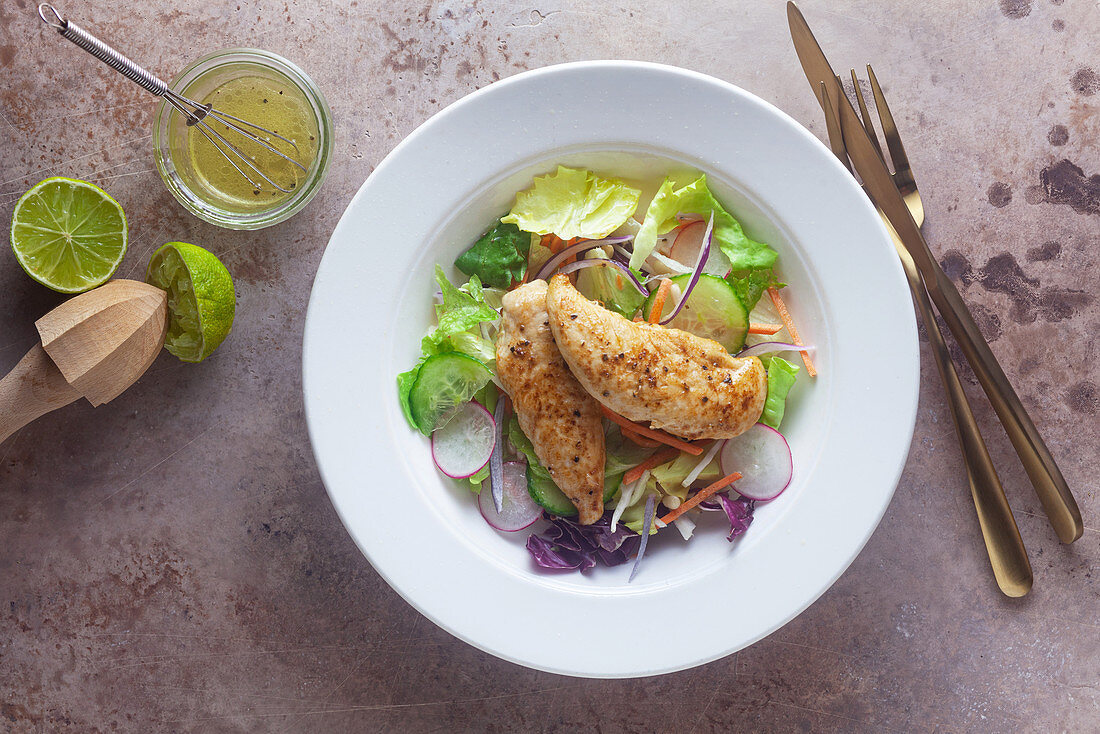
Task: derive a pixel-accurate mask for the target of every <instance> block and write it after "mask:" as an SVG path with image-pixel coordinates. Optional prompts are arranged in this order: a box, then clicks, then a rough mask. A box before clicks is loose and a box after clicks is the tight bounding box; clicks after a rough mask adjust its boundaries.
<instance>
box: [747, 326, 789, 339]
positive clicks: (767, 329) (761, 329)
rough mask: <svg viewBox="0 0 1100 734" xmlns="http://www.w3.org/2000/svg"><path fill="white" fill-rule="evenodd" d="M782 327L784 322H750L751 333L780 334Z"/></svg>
mask: <svg viewBox="0 0 1100 734" xmlns="http://www.w3.org/2000/svg"><path fill="white" fill-rule="evenodd" d="M782 328H783V324H749V333H750V334H766V335H768V336H771V335H772V334H778V333H779V330H780V329H782Z"/></svg>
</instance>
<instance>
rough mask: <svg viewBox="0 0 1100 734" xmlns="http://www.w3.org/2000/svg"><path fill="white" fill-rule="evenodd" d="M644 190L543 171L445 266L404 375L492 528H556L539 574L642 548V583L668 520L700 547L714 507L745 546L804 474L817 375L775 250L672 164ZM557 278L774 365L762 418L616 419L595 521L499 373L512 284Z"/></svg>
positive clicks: (546, 532) (414, 414)
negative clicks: (799, 443)
mask: <svg viewBox="0 0 1100 734" xmlns="http://www.w3.org/2000/svg"><path fill="white" fill-rule="evenodd" d="M640 201H641V190H640V189H638V188H634V187H632V186H630V185H628V184H627V183H626V182H624V181H622V180H619V179H616V178H612V177H605V176H601V175H597V174H596V173H594V172H592V171H587V170H582V169H572V168H566V167H564V166H560V167H558V169H557V170H556V171H555V172H553V173H550V174H548V175H545V176H540V177H537V178H535V179H534V181H533V185H532V186H531V187H530V188H528V189H526V190H524V191H521V192H519V193H518V194H517V196H516V199H515V204H514V205H513V207H512V209H511V211H510V212H509V213H508V214H507V215H505V216H504V217H502V218H501V219H500V220H499V221H497V222H496V223H495V224H494V225H493V226H492V227H490V228H489V229H488V231H486V232H485V233H484V234H483V235H482V236H481V237H480V238H478V240H477V241H476V242H474V243H473V244H472V245H471V246H470V247H469V248H468V249H467V250H466V251H464V252H463V253H462V254H461V255H459V256H458V258H457V259H456V260H455V262H454V265H455V267H456V268H457V270H458V271H460V272H461V273H462V274H463V275H464V276H465V277H466V280H465V282H460V283H458V284H456V283H453V282H452V281H451V280H450V279H449V278H448V277H447V274H446V273H445V272H444V270H443V268H442V267H440V266H438V265H437V266H436V270H435V281H436V286H437V289H436V293H435V296H436V306H435V311H436V317H437V319H436V321H437V323H436V325H435V326H434V327H433V328H431V329H430V330H429V331H428V333H427V334H426V335H425V336H424V338H423V340H422V342H421V351H422V354H421V357H420V359H419V361H418V362H417V363H416V365H415V366H413V368H412V369H410V370H409V371H407V372H403V373H401V374H400V375H398V377H397V384H398V397H399V400H400V403H401V408H402V410H403V412H404V415H405V417H406V418H407V419H408V421H409V423H410V425H412V426H413V427H414V428H415V429H417V430H419V431H420V432H421V433H423V434H424V435H425V436H430V437H431V444H432V455H433V458H434V460H435V463H436V465H437V467H438V468H439V469H440V471H442V472H443V473H444V474H446V475H447V476H449V477H452V478H454V479H455V480H456V481H458V482H460V483H461V484H462V485H463V486H465V487H468V488H469V489H470V490H471V491H472V492H473V493H474V494H476V495H478V504H479V507H480V510H481V513H482V515H483V516H484V517H485V519H486V521H487V522H488V523H489V524H490V525H492V526H493V527H494V528H497V529H498V530H502V531H507V532H517V531H520V530H523V529H526V528H529V527H530V526H532V525H533V524H534V523H536V522H537V521H539V520H540V519H542V520H545V521H546V522H547V523H548V524H546V525H545V527H544V528H543V529H542V530H541V531H540V532H534V533H531V535H530V536H529V538H528V540H527V549H528V550H529V551H530V553H531V556H532V558H533V560H534V562H535V563H536V564H537V565H538V566H540V567H542V568H547V569H572V570H585V569H588V568H591V567H593V566H594V565H596V564H603V565H608V566H614V565H618V564H622V563H625V562H626V561H627V560H629V559H631V558H634V559H635V565H634V570H633V571H632V573H631V578H633V576H634V573H636V572H637V568H638V563H639V562H640V561H641V558H642V556H643V555H644V553H645V548H646V545H647V541H648V538H649V536H650V535H651V534H653V533H656V532H659V531H660V530H661V529H663V528H666V527H668V526H670V525H672V526H675V527H676V530H677V531H678V532H679V534H680V535H682V536H683V538H684V539H685V540H689V539H690V538H691V537H692V534H693V532H694V530H695V522H694V520H693V517H695V518H696V519H697V518H698V513H701V512H707V511H712V512H716V513H723V514H724V516H725V518H726V519H727V520H728V521H729V533H728V538H729V540H730V541H731V542H732V541H734V540H735V539H736V538H737V537H738V536H740V535H741V534H743V533H744V532H745V531H746V530H748V528H749V526H750V524H751V523H752V520H753V511H754V508H755V505H756V503H757V502H762V501H767V500H771V499H774V498H775V497H777V496H778V495H779V494H780V493H781V492H782V491H783V490H784V489H785V488H786V486H787V484H788V483H789V482H790V479H791V475H792V470H793V463H792V457H791V453H790V449H789V447H788V446H787V443H786V440H785V439H784V438H783V435H782V433H781V425H782V423H783V419H784V412H785V408H786V400H787V396H788V394H789V392H790V390H791V388H792V386H793V385H794V384H795V381H796V379H797V377H798V375H799V374H800V373H801V372H802V371H803V370H805V372H806V373H807V375H809V376H810V377H812V376H814V375H815V374H816V372H815V369H814V365H813V362H812V360H811V358H810V350H811V348H810V347H807V346H805V345H804V344H803V343H802V341H801V339H800V338H799V336H798V333H797V330H796V328H795V325H794V324H793V322H792V320H791V317H790V314H789V313H788V311H787V309H786V306H785V305H784V302H783V298H782V296H781V293H780V291H781V289H782V288H783V287H784V284H782V283H781V282H780V281H779V278H778V276H777V272H776V260H777V254H776V252H775V250H774V249H772V248H771V247H769V246H768V245H767V244H764V243H762V242H757V241H755V240H753V239H752V238H750V237H749V236H748V235H747V234H746V233H745V231H744V230H743V228H742V227H741V224H740V223H739V222H738V221H737V219H735V218H734V217H733V216H732V215H731V214H730V213H729V212H728V211H727V210H726V209H725V208H724V207H723V206H722V205H721V204H720V203H719V202H718V201H717V200H716V199H715V197H714V196H713V195H712V193H711V192H710V190H709V188H708V187H707V181H706V177H705V176H704V175H701V174H694V175H688V176H684V175H670V176H668V177H667V178H666V179H665V180H664V181H663V182H662V183H661V185H660V187H659V189H658V190H657V193H656V194H655V195H654V196H653V198H652V199H651V200H650V201H649V202H648V203H647V204H646V205H645V207H644V209H643V208H642V207H640V206H639V204H640ZM555 273H568V274H570V276H569V277H570V278H571V279H574V281H575V286H576V288H577V290H578V291H580V293H581V294H583V295H584V296H586V297H587V298H589V299H591V300H593V301H597V302H599V303H600V304H602V305H603V306H604V307H605V308H607V309H609V310H611V311H615V312H617V313H618V314H621V315H622V316H624V317H626V318H627V319H633V320H635V321H638V320H645V321H648V322H649V323H659V324H662V325H665V326H668V327H671V328H677V329H682V330H684V331H688V332H691V333H693V334H696V335H697V336H700V337H705V338H707V339H712V340H714V341H716V342H718V343H719V344H721V345H722V347H724V348H725V349H726V350H727V351H728V352H729V353H730V354H733V355H736V356H756V357H759V358H760V359H761V361H762V362H763V364H764V367H765V368H766V370H767V396H766V399H765V402H764V408H763V412H762V414H761V416H760V418H759V422H758V423H756V424H755V425H754V426H752V427H751V428H750V429H749V430H748V431H746V432H745V433H743V434H741V435H740V436H737V437H735V438H731V439H724V440H698V441H692V442H689V441H684V440H682V439H680V438H678V437H675V436H670V435H668V434H665V433H663V432H661V431H655V430H652V429H651V428H650V427H649V426H647V425H643V424H638V423H635V422H632V421H628V420H626V419H624V418H622V416H618V415H615V414H610V416H609V419H607V420H605V421H604V433H605V446H606V452H605V456H606V460H605V466H604V496H603V499H604V503H605V508H606V512H605V514H604V516H603V517H602V518H601V519H600V520H599V521H598V522H595V523H592V524H588V525H582V524H579V523H578V522H577V521H576V520H575V517H576V515H577V510H576V508H575V507H574V505H573V503H572V502H571V501H570V500H569V499H568V498H567V497H566V496H565V494H564V493H563V492H562V491H561V490H560V489H559V488H558V487H557V486H556V485H555V484H554V481H553V479H552V478H551V476H550V473H549V472H548V471H547V469H546V468H545V467H543V466H542V464H541V463H540V462H539V459H538V457H537V456H536V452H535V450H534V447H533V446H532V443H531V441H530V440H529V439H528V437H527V436H526V435H524V432H523V430H522V429H521V428H520V423H519V421H518V420H517V419H516V417H515V415H512V414H511V411H510V410H509V401H508V397H507V395H505V394H504V392H503V391H502V389H501V387H500V380H499V379H498V378H497V374H496V365H495V339H496V337H497V335H498V333H499V330H500V324H501V307H502V298H503V296H504V294H505V293H506V292H507V291H508V290H510V289H512V288H515V287H518V286H519V285H520V284H523V283H525V282H528V281H533V280H536V279H545V280H549V278H550V276H551V275H553V274H555ZM460 280H461V279H460ZM658 513H663V515H662V516H660V517H658Z"/></svg>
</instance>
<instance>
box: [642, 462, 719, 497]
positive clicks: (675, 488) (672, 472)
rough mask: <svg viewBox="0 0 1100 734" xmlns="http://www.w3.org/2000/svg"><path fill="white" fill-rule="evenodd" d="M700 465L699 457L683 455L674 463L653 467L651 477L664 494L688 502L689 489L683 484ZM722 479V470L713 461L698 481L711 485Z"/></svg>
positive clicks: (700, 474)
mask: <svg viewBox="0 0 1100 734" xmlns="http://www.w3.org/2000/svg"><path fill="white" fill-rule="evenodd" d="M698 463H699V457H698V456H692V455H691V454H685V453H681V454H680V455H679V456H677V457H676V458H675V459H673V460H672V461H670V462H667V463H665V464H661V465H660V466H655V467H653V470H652V471H650V473H649V476H651V477H653V479H654V481H656V482H657V484H658V486H659V488H660V490H661V492H662V493H664V494H669V495H674V496H676V497H679V498H680V499H681V500H686V499H687V493H688V488H687V487H684V486H683V485H682V482H683V481H684V479H686V478H687V475H688V474H690V473H691V470H692V469H694V468H695V465H696V464H698ZM721 478H722V470H721V469H720V468H719V466H718V460H717V459H712V460H711V462H710V463H709V464H707V466H706V468H704V469H703V471H701V472H699V476H698V477H697V479H696V481H701V482H703V483H707V484H709V483H710V482H712V481H715V480H716V479H721Z"/></svg>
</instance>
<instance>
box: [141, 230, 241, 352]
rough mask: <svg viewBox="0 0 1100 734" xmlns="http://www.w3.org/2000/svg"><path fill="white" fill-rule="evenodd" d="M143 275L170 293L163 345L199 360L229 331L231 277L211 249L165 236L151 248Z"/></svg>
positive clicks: (233, 302) (233, 305)
mask: <svg viewBox="0 0 1100 734" xmlns="http://www.w3.org/2000/svg"><path fill="white" fill-rule="evenodd" d="M145 279H146V281H148V282H149V283H151V284H152V285H155V286H157V287H158V288H161V289H163V290H165V291H167V293H168V332H167V334H166V336H165V339H164V348H165V349H167V350H168V351H169V352H170V353H172V354H173V355H175V356H176V357H178V358H179V359H180V360H182V361H184V362H201V361H202V360H204V359H206V358H207V357H209V356H210V354H211V353H213V351H214V350H215V349H217V348H218V345H220V344H221V343H222V341H224V340H225V338H226V336H228V335H229V331H230V329H231V328H232V326H233V317H234V314H235V311H236V295H235V293H234V290H233V278H232V277H231V276H230V275H229V271H228V270H226V268H225V266H224V265H223V264H222V262H221V261H220V260H218V258H217V257H215V256H214V255H213V254H212V253H210V252H208V251H207V250H204V249H203V248H201V247H198V246H196V245H191V244H188V243H186V242H169V243H168V244H166V245H164V246H162V247H161V248H160V249H158V250H157V251H156V252H155V253H154V254H153V257H152V259H150V261H149V268H148V270H147V272H146V277H145Z"/></svg>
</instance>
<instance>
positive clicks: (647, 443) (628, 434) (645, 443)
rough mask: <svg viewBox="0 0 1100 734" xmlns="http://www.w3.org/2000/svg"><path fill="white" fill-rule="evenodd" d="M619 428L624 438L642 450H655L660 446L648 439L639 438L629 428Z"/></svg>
mask: <svg viewBox="0 0 1100 734" xmlns="http://www.w3.org/2000/svg"><path fill="white" fill-rule="evenodd" d="M620 428H621V429H622V433H623V437H624V438H627V439H630V440H631V441H633V442H634V443H636V444H638V445H639V446H641V447H642V448H646V449H655V448H657V447H658V446H660V445H661V444H659V443H657V442H656V441H651V440H649V439H648V438H642V437H641V436H639V435H638V434H637V433H635V432H634V431H632V430H630V429H629V428H625V427H623V426H620Z"/></svg>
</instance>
